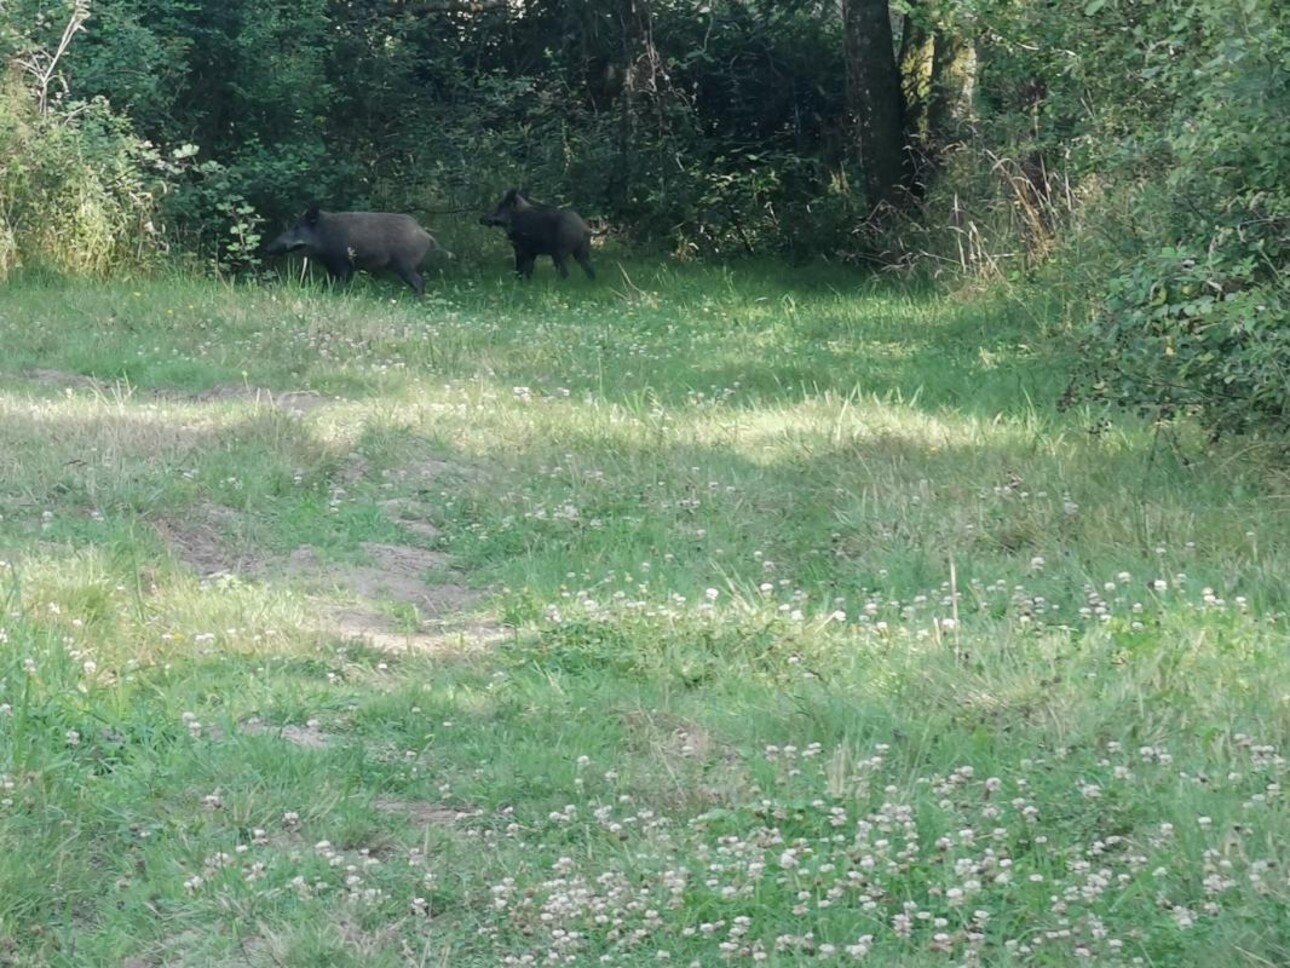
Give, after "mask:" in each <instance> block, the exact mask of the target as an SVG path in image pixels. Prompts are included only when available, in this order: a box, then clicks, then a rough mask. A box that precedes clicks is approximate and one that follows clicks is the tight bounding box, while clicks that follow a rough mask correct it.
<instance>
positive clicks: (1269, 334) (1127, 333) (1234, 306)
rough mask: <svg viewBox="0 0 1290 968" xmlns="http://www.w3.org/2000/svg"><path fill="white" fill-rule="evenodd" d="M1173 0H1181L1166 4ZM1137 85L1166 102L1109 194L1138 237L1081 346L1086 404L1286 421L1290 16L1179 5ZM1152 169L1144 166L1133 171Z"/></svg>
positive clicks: (1228, 422) (1228, 428) (1270, 9)
mask: <svg viewBox="0 0 1290 968" xmlns="http://www.w3.org/2000/svg"><path fill="white" fill-rule="evenodd" d="M1171 6H1179V5H1171ZM1173 13H1174V14H1175V15H1177V19H1174V20H1172V21H1171V22H1170V23H1169V25H1168V30H1167V31H1165V32H1164V33H1163V34H1162V36H1160V37H1159V38H1157V39H1158V41H1159V43H1158V44H1157V45H1156V46H1154V47H1153V48H1152V53H1151V54H1150V55H1149V56H1148V58H1147V61H1146V63H1147V67H1146V69H1145V70H1144V71H1143V76H1144V78H1145V79H1146V81H1147V82H1148V83H1149V84H1153V85H1159V86H1163V87H1165V88H1168V89H1169V90H1170V91H1171V92H1173V94H1174V95H1175V96H1176V99H1175V107H1174V111H1173V114H1172V117H1171V118H1170V120H1169V124H1168V125H1167V127H1165V128H1164V130H1163V133H1162V136H1161V137H1159V138H1158V139H1150V138H1146V137H1143V138H1141V139H1140V141H1139V154H1138V158H1139V159H1140V160H1141V161H1142V162H1143V163H1142V164H1140V168H1141V170H1142V171H1143V173H1144V174H1143V177H1141V178H1140V179H1139V183H1138V185H1137V186H1136V187H1135V188H1134V189H1133V190H1132V191H1129V192H1125V193H1124V195H1123V196H1122V200H1123V201H1124V202H1125V205H1126V208H1127V210H1128V212H1129V213H1130V219H1129V222H1130V223H1136V224H1137V225H1138V226H1139V228H1138V229H1137V230H1136V231H1130V232H1127V233H1126V235H1125V238H1124V239H1123V245H1122V255H1121V258H1120V260H1119V262H1120V264H1119V267H1118V269H1117V270H1116V271H1115V274H1114V275H1113V277H1112V278H1111V280H1110V282H1109V284H1108V285H1107V288H1106V293H1105V297H1104V299H1103V300H1102V301H1101V311H1100V312H1099V313H1098V314H1097V316H1096V319H1095V321H1094V323H1093V325H1092V326H1091V327H1090V329H1089V331H1088V333H1087V338H1086V340H1085V349H1086V353H1085V358H1086V359H1087V360H1088V364H1087V366H1086V368H1085V370H1084V372H1083V374H1082V378H1083V382H1084V385H1085V388H1086V389H1087V390H1088V391H1089V392H1091V393H1092V394H1094V395H1097V396H1102V397H1105V398H1107V399H1110V400H1112V401H1114V402H1116V403H1118V404H1121V405H1124V406H1129V407H1134V408H1137V409H1139V410H1141V411H1143V412H1144V413H1146V414H1148V415H1150V416H1154V417H1158V418H1169V417H1172V416H1174V415H1176V414H1179V413H1182V412H1188V413H1192V414H1195V415H1196V416H1198V417H1199V419H1200V420H1201V422H1202V423H1203V424H1204V426H1205V427H1206V428H1207V429H1208V430H1209V431H1210V432H1211V433H1212V434H1214V435H1220V434H1224V433H1239V432H1245V431H1268V432H1274V433H1280V432H1283V431H1284V430H1285V429H1286V421H1287V416H1290V126H1288V125H1287V124H1286V120H1285V119H1286V118H1287V117H1290V77H1288V76H1287V74H1286V71H1285V67H1284V65H1285V64H1286V63H1287V62H1290V13H1287V12H1286V11H1285V9H1284V7H1283V5H1280V4H1278V3H1277V2H1275V0H1240V2H1235V0H1233V2H1231V3H1223V4H1215V5H1200V4H1196V5H1191V4H1188V5H1181V7H1180V9H1177V10H1174V11H1173ZM1147 161H1150V164H1146V163H1145V162H1147Z"/></svg>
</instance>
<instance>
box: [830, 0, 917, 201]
mask: <svg viewBox="0 0 1290 968" xmlns="http://www.w3.org/2000/svg"><path fill="white" fill-rule="evenodd" d="M842 16H843V35H844V43H845V45H846V46H845V55H846V63H847V97H848V100H849V101H850V106H851V110H852V113H853V116H854V118H855V126H856V130H855V135H856V148H857V151H858V154H859V160H860V165H861V168H862V169H863V171H864V180H865V189H866V191H867V192H868V196H869V202H870V204H872V205H879V204H881V203H884V202H886V203H891V202H895V201H897V200H898V199H899V197H900V194H901V189H902V188H903V187H904V184H905V180H906V164H905V138H904V134H905V98H904V92H903V90H902V88H901V82H900V68H899V66H898V65H897V64H896V50H895V44H894V41H893V38H892V31H891V11H890V9H889V8H888V3H887V0H843V3H842Z"/></svg>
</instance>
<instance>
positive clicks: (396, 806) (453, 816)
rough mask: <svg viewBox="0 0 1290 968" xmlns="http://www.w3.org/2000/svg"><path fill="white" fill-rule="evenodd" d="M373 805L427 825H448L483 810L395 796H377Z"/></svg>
mask: <svg viewBox="0 0 1290 968" xmlns="http://www.w3.org/2000/svg"><path fill="white" fill-rule="evenodd" d="M372 805H373V806H374V807H376V809H377V810H380V811H382V812H384V813H397V814H402V815H403V816H405V817H409V818H411V819H412V820H414V821H416V822H417V823H422V824H426V825H427V826H447V825H449V824H454V823H456V822H457V821H458V820H466V819H469V818H470V817H478V816H479V815H480V813H481V812H482V811H480V810H459V809H457V808H456V807H446V806H444V805H443V804H442V803H426V802H425V801H422V800H396V799H394V798H393V797H377V798H376V800H374V801H373V802H372Z"/></svg>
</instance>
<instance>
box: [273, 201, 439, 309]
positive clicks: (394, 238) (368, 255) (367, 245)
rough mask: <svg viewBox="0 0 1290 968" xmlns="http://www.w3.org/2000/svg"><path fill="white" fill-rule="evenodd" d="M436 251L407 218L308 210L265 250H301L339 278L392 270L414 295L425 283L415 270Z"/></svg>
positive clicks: (430, 239) (429, 237) (427, 235)
mask: <svg viewBox="0 0 1290 968" xmlns="http://www.w3.org/2000/svg"><path fill="white" fill-rule="evenodd" d="M437 248H439V244H438V243H437V242H435V240H434V237H433V236H432V235H431V234H430V233H429V232H427V231H426V230H425V229H423V228H422V227H421V226H420V225H418V224H417V221H416V219H414V218H413V217H412V216H411V215H396V214H394V213H391V212H323V211H320V210H319V209H317V208H311V209H309V211H307V212H305V214H304V215H302V216H300V218H299V219H297V220H296V224H295V225H293V226H291V228H289V229H287V230H286V231H285V232H283V233H282V234H281V235H279V236H278V237H277V238H276V239H274V240H273V241H272V242H270V243H269V244H268V245H267V246H266V247H265V250H264V251H265V252H266V253H268V254H269V255H278V254H280V253H283V252H290V251H292V250H294V249H301V250H303V251H304V252H305V253H306V254H307V255H310V256H312V257H314V258H316V259H318V260H319V261H321V262H322V264H323V265H324V266H326V268H327V271H328V272H329V273H330V274H331V275H332V276H333V277H335V278H337V279H342V280H343V279H348V278H349V277H350V276H351V275H353V273H354V270H355V269H365V270H366V271H368V272H376V271H377V270H379V269H393V270H394V271H395V272H396V273H398V276H399V278H400V279H402V280H403V281H404V282H406V283H407V284H408V285H409V286H411V287H412V289H413V291H414V292H415V293H416V294H417V295H418V296H421V295H424V294H425V288H426V287H425V280H424V279H422V278H421V273H420V272H418V271H417V270H418V269H419V268H420V267H421V263H422V262H423V261H424V260H425V257H426V253H428V252H429V251H430V250H431V249H437Z"/></svg>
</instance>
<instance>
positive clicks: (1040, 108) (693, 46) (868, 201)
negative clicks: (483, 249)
mask: <svg viewBox="0 0 1290 968" xmlns="http://www.w3.org/2000/svg"><path fill="white" fill-rule="evenodd" d="M0 9H3V10H4V12H5V14H6V18H5V22H6V24H7V26H6V27H4V28H3V33H2V34H0V48H2V50H3V53H4V56H5V59H6V61H7V62H8V63H9V65H10V76H9V79H8V80H7V81H6V82H5V86H4V88H3V95H2V97H0V101H2V102H3V108H2V115H3V124H2V125H0V142H2V144H3V147H4V148H5V149H6V150H5V152H4V155H3V157H5V158H6V159H13V160H6V161H3V162H0V197H2V199H3V205H0V213H3V215H2V217H0V221H2V227H0V253H3V256H2V257H0V266H7V265H11V264H15V263H19V262H22V261H29V262H30V261H36V262H48V263H50V264H53V265H56V266H60V267H64V268H76V269H93V270H95V271H102V270H104V269H105V268H107V267H108V266H110V265H112V264H115V263H119V262H121V261H122V260H123V259H125V258H126V257H127V256H134V257H137V256H138V255H140V254H142V253H143V252H144V251H145V250H147V249H148V248H150V247H153V243H158V244H159V243H161V242H163V240H164V241H167V242H169V243H171V244H173V245H174V246H175V247H177V248H178V249H180V250H182V251H187V252H194V251H195V252H200V253H202V255H203V256H204V257H207V258H212V257H213V258H214V260H215V261H216V262H217V263H219V264H220V265H221V266H222V267H224V268H226V269H238V268H241V267H245V266H247V265H254V264H255V262H256V252H257V248H258V245H259V243H260V242H261V233H262V232H263V231H264V230H265V227H266V226H272V225H277V224H280V223H282V222H283V221H284V220H285V219H287V218H288V217H289V216H291V215H292V214H294V213H296V212H298V211H299V210H300V209H301V208H302V207H303V206H305V205H306V204H309V203H315V204H321V205H323V206H331V207H340V208H360V207H374V208H383V209H390V210H399V211H407V212H411V213H414V214H417V215H419V216H420V217H422V218H424V219H426V220H429V221H431V222H432V223H433V225H434V227H435V228H436V230H437V231H441V232H442V231H447V232H449V233H453V232H460V233H463V234H464V237H463V238H461V239H458V238H455V237H454V238H453V240H452V241H453V242H454V245H453V246H452V247H453V248H455V249H457V250H458V251H459V252H463V251H464V252H465V253H466V254H467V255H470V254H472V252H471V250H472V246H475V245H476V244H477V243H478V244H482V239H483V238H484V236H483V235H482V234H480V233H479V232H477V231H476V232H474V234H473V235H472V234H471V229H470V227H469V226H470V223H471V222H472V220H471V219H470V218H469V217H466V216H469V214H471V213H473V212H476V211H479V210H481V209H482V208H484V207H485V206H489V205H491V203H492V202H493V201H495V199H496V197H498V195H499V194H500V192H501V191H502V190H503V189H504V188H506V187H509V186H511V185H521V186H527V187H529V188H530V189H531V190H532V191H533V192H534V193H535V194H536V195H537V196H538V197H539V198H543V199H546V200H550V201H566V202H573V203H576V204H577V206H578V207H579V209H580V210H581V211H582V212H583V213H584V214H585V215H588V216H590V217H591V218H593V220H596V219H599V220H604V221H605V222H606V223H608V224H610V225H612V226H613V227H614V229H615V231H616V233H617V235H618V236H619V237H620V238H622V239H625V240H629V241H634V242H639V243H644V244H648V245H651V246H653V247H656V248H664V249H666V250H668V251H671V252H674V253H677V254H682V255H718V256H730V255H738V254H745V253H777V254H780V255H786V256H790V257H794V258H801V259H805V258H819V257H825V258H831V259H846V260H852V261H865V262H871V263H872V262H880V263H887V264H893V263H895V264H902V265H906V266H914V267H921V268H931V269H933V270H935V271H944V270H951V271H954V272H958V273H963V272H966V273H971V274H984V275H988V276H993V277H996V278H1012V279H1023V278H1034V270H1036V269H1037V268H1039V267H1044V266H1046V267H1049V269H1051V267H1053V266H1056V267H1057V268H1058V272H1057V274H1056V275H1052V274H1050V275H1049V276H1048V277H1047V279H1048V281H1050V282H1052V281H1062V282H1069V281H1070V280H1072V279H1074V280H1082V281H1083V283H1082V285H1081V286H1080V287H1079V290H1078V292H1077V297H1078V298H1077V300H1076V301H1075V302H1074V303H1073V305H1078V306H1085V307H1088V306H1091V307H1093V310H1094V311H1093V312H1092V313H1091V314H1090V315H1091V316H1093V317H1094V322H1093V324H1092V325H1090V326H1089V327H1088V328H1087V331H1086V333H1085V336H1086V340H1085V349H1086V353H1085V354H1084V356H1085V358H1086V359H1087V360H1088V361H1089V363H1090V366H1089V368H1088V370H1087V371H1086V372H1085V373H1084V374H1082V376H1081V380H1080V381H1079V382H1080V385H1081V386H1082V387H1083V389H1084V391H1085V392H1086V393H1087V394H1089V395H1092V396H1094V397H1097V398H1100V399H1109V400H1113V401H1115V402H1117V403H1121V404H1125V405H1128V406H1131V407H1135V408H1139V409H1142V410H1144V411H1147V412H1149V413H1151V414H1153V415H1155V416H1161V417H1168V416H1172V415H1173V414H1175V413H1179V412H1184V411H1185V412H1188V413H1194V414H1199V415H1200V416H1201V417H1202V419H1203V420H1204V421H1205V422H1206V423H1207V425H1208V426H1209V427H1210V428H1211V429H1213V430H1214V431H1216V432H1223V431H1228V430H1250V429H1262V428H1267V429H1279V428H1280V426H1281V424H1282V422H1283V419H1282V418H1283V413H1284V410H1285V405H1286V398H1287V394H1288V392H1290V391H1287V381H1286V378H1285V377H1284V375H1283V373H1284V371H1285V369H1286V364H1287V362H1290V361H1287V359H1286V349H1285V348H1284V347H1283V343H1284V337H1282V336H1281V335H1280V333H1281V332H1282V331H1283V330H1284V329H1285V326H1284V323H1285V316H1286V309H1285V306H1286V302H1287V299H1286V286H1287V283H1286V250H1287V246H1288V244H1290V243H1288V242H1287V237H1288V236H1290V229H1288V228H1287V224H1288V222H1287V219H1288V214H1287V213H1288V211H1290V189H1288V188H1287V186H1288V185H1290V150H1287V148H1288V147H1290V124H1287V122H1286V121H1285V118H1286V117H1287V116H1290V90H1288V82H1287V79H1286V78H1287V71H1286V65H1287V63H1290V26H1288V24H1287V21H1288V20H1290V13H1287V8H1286V6H1285V5H1284V4H1282V3H1280V2H1278V0H1204V2H1202V0H1159V2H1144V0H1082V2H1081V3H1079V4H1075V5H1069V4H1052V3H1044V2H1038V0H902V2H896V3H893V2H889V0H843V2H841V3H837V2H825V0H774V2H772V0H482V2H466V0H417V2H407V3H397V4H392V3H388V2H384V0H291V2H288V0H254V2H253V0H226V2H222V3H219V4H195V3H187V2H181V0H94V2H93V3H90V2H89V0H76V2H75V3H73V4H70V5H69V4H68V3H67V2H65V0H8V2H4V3H0ZM69 23H70V24H71V25H72V26H69ZM73 27H74V28H76V29H72V28H73ZM888 51H890V53H891V54H892V56H891V57H887V56H886V54H887V52H888ZM154 215H155V220H153V216H154ZM82 223H85V224H82ZM153 225H156V226H158V227H159V228H160V230H161V231H160V233H158V234H156V235H155V236H154V235H152V234H150V233H149V231H145V227H147V228H148V229H149V230H150V228H151V226H153ZM86 239H88V240H90V244H88V245H86V244H85V240H86ZM24 253H25V255H24ZM1055 257H1056V258H1055Z"/></svg>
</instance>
